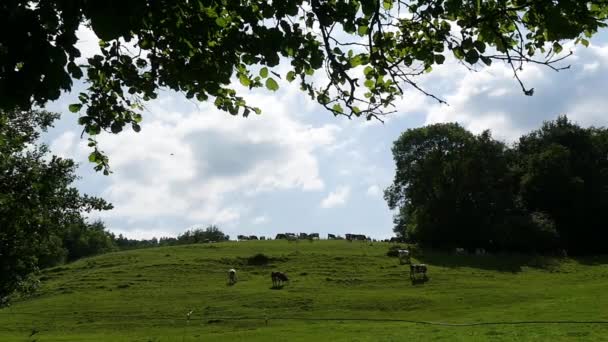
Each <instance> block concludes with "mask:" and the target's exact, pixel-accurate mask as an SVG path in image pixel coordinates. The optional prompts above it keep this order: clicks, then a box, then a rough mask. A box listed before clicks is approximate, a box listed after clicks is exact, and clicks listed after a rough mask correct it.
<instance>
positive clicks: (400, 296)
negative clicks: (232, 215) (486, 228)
mask: <svg viewBox="0 0 608 342" xmlns="http://www.w3.org/2000/svg"><path fill="white" fill-rule="evenodd" d="M388 247H389V244H388V243H373V244H369V243H366V242H347V241H314V242H308V241H300V242H287V241H245V242H225V243H218V244H200V245H189V246H177V247H163V248H152V249H143V250H134V251H126V252H118V253H111V254H106V255H101V256H98V257H94V258H88V259H83V260H80V261H77V262H75V263H72V264H69V265H65V266H61V267H56V268H53V269H48V270H46V271H45V272H44V273H43V275H42V286H41V288H40V290H39V291H38V292H37V293H36V294H35V295H33V296H31V297H28V298H21V299H17V300H16V301H14V302H13V303H12V305H11V306H9V307H7V308H3V309H0V341H34V340H36V341H405V340H412V339H413V340H445V341H458V340H463V341H464V340H466V341H475V340H480V341H481V340H492V341H521V340H538V341H547V340H552V341H561V340H584V341H593V340H597V341H601V340H608V324H603V323H601V322H602V321H604V322H608V258H605V257H596V258H581V259H571V258H566V259H557V258H548V257H533V256H513V255H501V256H490V255H485V256H457V255H448V254H442V253H434V252H430V251H424V252H423V253H421V254H420V255H418V256H416V257H415V258H414V261H415V262H424V263H426V264H427V265H428V267H429V280H428V281H427V282H424V283H417V284H412V283H411V282H410V280H409V268H408V267H407V266H404V265H399V262H398V260H397V258H391V257H387V256H386V251H387V250H388ZM256 253H264V254H265V255H266V256H268V257H270V258H271V260H270V262H269V264H267V265H249V264H248V258H249V257H251V256H253V255H255V254H256ZM229 268H236V269H237V271H238V277H239V281H238V283H237V284H236V285H234V286H228V285H227V283H226V280H227V277H226V271H227V270H228V269H229ZM273 270H280V271H283V272H285V273H287V274H288V275H289V277H290V278H291V282H290V283H289V284H287V285H286V286H284V287H283V288H281V289H272V288H271V286H272V283H271V279H270V272H271V271H273ZM189 312H191V314H190V316H189V317H188V316H187V314H188V313H189ZM427 323H441V324H452V325H440V324H427ZM513 323H517V324H513ZM457 324H468V325H464V326H458V325H457ZM470 324H479V325H470ZM30 335H31V336H30Z"/></svg>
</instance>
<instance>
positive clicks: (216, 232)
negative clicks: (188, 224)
mask: <svg viewBox="0 0 608 342" xmlns="http://www.w3.org/2000/svg"><path fill="white" fill-rule="evenodd" d="M224 240H228V236H227V235H225V234H224V233H223V232H222V231H221V230H220V229H219V228H218V227H217V226H215V225H210V226H208V227H207V228H205V229H202V228H195V229H191V230H188V231H186V232H185V233H183V234H181V235H179V236H178V237H177V243H178V244H192V243H203V242H210V241H215V242H218V241H224Z"/></svg>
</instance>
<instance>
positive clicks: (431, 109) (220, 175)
mask: <svg viewBox="0 0 608 342" xmlns="http://www.w3.org/2000/svg"><path fill="white" fill-rule="evenodd" d="M79 36H80V38H81V42H80V43H79V44H80V48H81V51H82V52H83V54H84V56H87V55H91V54H93V53H94V52H95V51H96V42H97V40H96V38H95V36H94V34H93V33H92V32H91V31H88V30H86V29H81V30H80V32H79ZM565 50H566V51H569V50H573V51H574V55H573V56H571V57H570V58H568V59H567V60H566V62H565V64H571V68H570V69H569V70H566V71H561V72H555V71H552V70H550V69H549V68H546V67H542V66H539V65H526V66H525V67H524V70H523V71H522V73H521V77H522V80H523V81H524V82H525V84H526V85H527V86H528V87H533V88H535V93H534V96H532V97H529V96H525V95H524V94H523V93H522V91H521V88H520V87H519V85H518V83H517V81H516V80H515V79H514V78H513V75H512V72H511V71H510V69H509V68H507V66H505V65H503V64H500V63H494V64H493V65H492V66H491V67H484V68H480V69H479V70H478V71H469V70H467V69H466V68H464V67H463V66H461V65H458V64H457V63H456V62H455V61H454V60H453V59H448V60H447V62H446V63H445V64H444V65H442V66H440V67H435V68H434V70H433V72H432V73H430V74H428V75H425V76H424V77H423V78H422V79H420V82H421V84H422V85H423V86H424V87H425V89H427V90H428V91H430V92H432V93H433V94H435V95H437V96H439V97H441V98H443V99H445V100H446V101H447V102H448V105H445V104H439V103H437V102H436V101H434V100H433V99H431V98H428V97H425V96H424V95H422V94H420V93H417V92H416V91H414V90H411V89H410V90H407V91H406V94H405V95H404V97H403V98H402V99H400V100H399V101H398V102H397V103H396V108H395V109H396V111H397V112H396V113H395V114H391V115H390V116H388V117H386V118H385V119H386V120H385V122H384V123H380V122H378V121H366V120H365V119H353V120H349V119H348V118H345V117H334V116H333V115H332V114H330V113H329V112H327V111H325V110H324V109H323V108H321V106H319V105H318V104H316V103H314V102H313V101H312V100H310V99H309V98H308V97H307V95H306V94H304V93H303V92H301V91H300V90H299V87H298V86H297V85H296V84H289V83H287V82H286V81H283V82H280V83H279V84H280V87H281V88H280V89H279V90H278V91H277V92H274V93H273V92H269V91H265V90H257V91H249V90H246V89H244V88H242V87H240V86H239V85H238V84H235V88H236V89H238V90H239V91H240V93H241V95H243V96H244V97H245V98H246V99H247V101H248V102H249V104H251V105H254V106H258V107H260V108H261V109H262V111H263V114H262V115H259V116H258V115H250V116H249V117H248V118H243V117H242V116H231V115H230V114H227V113H225V112H221V111H219V110H217V109H216V108H215V107H214V106H213V105H212V104H209V103H200V102H193V101H190V100H187V99H185V97H184V96H183V95H181V94H178V93H175V92H172V91H162V92H161V94H160V96H159V97H158V99H156V100H154V101H152V102H149V103H147V104H146V110H145V111H144V113H143V116H144V120H143V122H142V124H141V126H142V130H141V132H140V133H135V132H133V131H128V130H127V131H123V132H121V133H120V134H118V135H113V134H103V135H101V136H100V137H99V138H98V140H99V142H100V145H101V149H102V150H103V151H105V152H106V153H107V155H108V156H109V158H110V165H111V168H112V171H113V173H112V174H111V175H109V176H104V175H103V174H102V173H101V172H95V171H94V170H93V164H91V163H89V162H88V161H87V156H88V153H89V152H90V150H89V148H88V147H87V146H86V136H85V137H83V138H81V137H80V133H81V131H82V128H81V127H79V126H78V125H77V123H76V120H77V115H76V114H72V113H70V112H69V111H68V110H67V107H68V105H69V104H70V103H74V102H77V101H76V97H75V95H74V94H77V93H78V92H79V91H82V89H83V87H84V86H83V84H76V85H75V87H74V89H73V91H72V92H71V93H68V94H64V95H63V96H62V97H61V98H60V99H59V100H57V101H55V102H53V103H50V104H48V105H47V109H48V110H52V111H56V112H59V113H61V114H62V116H61V119H60V120H59V121H58V122H57V123H56V125H55V127H54V128H53V129H51V130H49V132H47V133H46V134H45V135H44V136H43V141H44V142H45V143H46V144H48V145H49V146H50V148H51V151H52V153H53V154H56V155H59V156H62V157H69V158H72V159H74V160H75V161H77V162H78V163H79V165H80V167H79V169H78V174H79V176H80V179H79V180H78V181H77V182H76V183H75V186H76V187H78V189H80V190H81V192H83V193H87V194H90V195H94V196H100V197H103V198H105V199H106V200H108V201H109V202H111V203H112V204H113V205H114V207H115V208H114V209H113V210H111V211H107V212H102V213H95V214H93V215H92V216H91V219H101V220H103V221H104V222H105V223H106V226H107V227H108V229H109V230H110V231H112V232H114V233H115V234H117V235H118V234H123V235H125V236H127V237H129V238H137V239H142V238H145V239H148V238H152V237H161V236H177V235H178V234H180V233H183V232H184V231H186V230H188V229H191V228H199V227H200V228H204V227H206V226H207V225H210V224H215V225H217V226H218V227H220V229H221V230H222V231H224V232H225V233H226V234H229V235H230V236H231V238H235V237H236V235H238V234H243V235H253V234H255V235H258V236H271V237H274V236H275V235H276V234H277V233H284V232H293V233H299V232H306V233H313V232H316V233H320V234H321V235H322V236H326V234H328V233H331V234H339V235H344V234H346V233H356V234H366V235H368V236H371V237H373V238H378V239H384V238H389V237H391V236H393V232H392V228H393V223H392V214H393V213H392V212H391V211H390V210H389V208H388V207H387V205H386V202H385V201H384V199H383V191H384V189H385V188H386V187H387V186H389V185H390V183H391V182H392V179H393V176H394V168H395V166H394V163H393V160H392V154H391V146H392V143H393V141H395V140H396V139H397V138H398V137H399V135H400V134H401V133H402V132H404V131H405V130H407V129H409V128H416V127H420V126H423V125H427V124H432V123H438V122H458V123H460V124H461V125H463V126H464V127H465V128H467V129H469V130H471V131H472V132H474V133H480V132H482V131H483V130H486V129H490V130H491V131H492V134H493V136H494V137H495V138H497V139H499V140H502V141H504V142H506V143H512V142H514V141H515V140H516V139H517V138H518V137H519V136H520V135H522V134H524V133H526V132H529V131H531V130H533V129H537V128H538V127H540V125H541V124H542V122H543V121H546V120H553V119H555V118H556V117H557V116H558V115H560V114H566V115H568V117H569V118H570V119H571V120H573V121H575V122H577V123H579V124H580V125H583V126H589V125H594V126H606V125H607V124H608V122H607V121H608V115H606V113H607V112H606V108H608V97H607V96H606V89H608V78H607V77H606V75H608V32H604V33H601V34H599V35H598V36H597V37H595V38H594V39H593V40H592V41H591V45H590V46H589V47H588V48H584V47H582V46H576V47H572V46H571V45H568V46H567V48H566V49H565ZM283 74H284V72H283ZM237 83H238V82H237ZM294 83H297V82H294Z"/></svg>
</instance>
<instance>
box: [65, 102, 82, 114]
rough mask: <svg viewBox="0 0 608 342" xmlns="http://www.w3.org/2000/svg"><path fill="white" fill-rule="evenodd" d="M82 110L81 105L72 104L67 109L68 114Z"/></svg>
mask: <svg viewBox="0 0 608 342" xmlns="http://www.w3.org/2000/svg"><path fill="white" fill-rule="evenodd" d="M81 108H82V103H72V104H71V105H70V106H69V107H68V109H69V110H70V112H72V113H77V112H78V111H80V109H81Z"/></svg>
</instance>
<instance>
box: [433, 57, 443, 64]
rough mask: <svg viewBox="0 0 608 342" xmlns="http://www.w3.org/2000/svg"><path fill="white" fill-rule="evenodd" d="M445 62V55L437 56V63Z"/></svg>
mask: <svg viewBox="0 0 608 342" xmlns="http://www.w3.org/2000/svg"><path fill="white" fill-rule="evenodd" d="M443 62H445V56H444V55H435V63H437V64H443Z"/></svg>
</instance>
